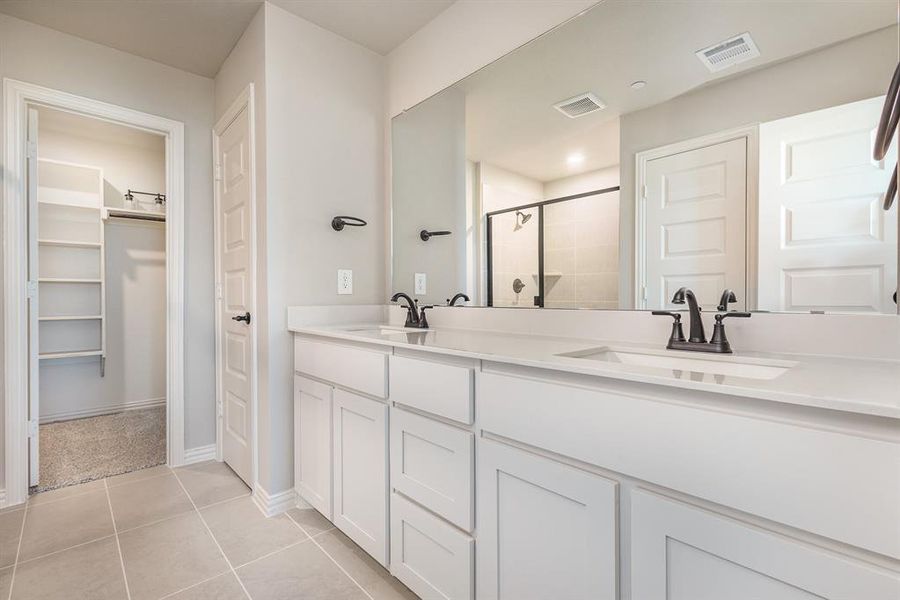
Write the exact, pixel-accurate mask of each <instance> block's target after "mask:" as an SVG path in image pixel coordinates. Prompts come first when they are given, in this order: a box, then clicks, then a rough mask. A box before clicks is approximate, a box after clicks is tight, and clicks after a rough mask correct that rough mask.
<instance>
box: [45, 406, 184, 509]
mask: <svg viewBox="0 0 900 600" xmlns="http://www.w3.org/2000/svg"><path fill="white" fill-rule="evenodd" d="M40 435H41V444H40V467H41V470H40V475H41V477H40V482H39V484H38V485H37V487H36V488H32V491H33V492H45V491H47V490H52V489H56V488H59V487H64V486H67V485H74V484H76V483H82V482H84V481H91V480H94V479H101V478H103V477H109V476H111V475H119V474H120V473H128V472H130V471H137V470H138V469H145V468H147V467H154V466H156V465H161V464H163V463H165V462H166V408H165V407H164V406H161V407H159V408H148V409H144V410H129V411H126V412H120V413H115V414H112V415H103V416H100V417H89V418H87V419H76V420H74V421H61V422H59V423H48V424H46V425H41V426H40Z"/></svg>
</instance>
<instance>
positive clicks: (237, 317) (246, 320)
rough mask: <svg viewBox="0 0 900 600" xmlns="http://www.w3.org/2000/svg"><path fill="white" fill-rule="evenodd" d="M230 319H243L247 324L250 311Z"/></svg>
mask: <svg viewBox="0 0 900 600" xmlns="http://www.w3.org/2000/svg"><path fill="white" fill-rule="evenodd" d="M231 320H232V321H244V322H245V323H247V325H249V324H250V313H249V312H246V313H244V314H242V315H238V316H236V317H231Z"/></svg>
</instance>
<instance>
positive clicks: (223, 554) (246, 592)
mask: <svg viewBox="0 0 900 600" xmlns="http://www.w3.org/2000/svg"><path fill="white" fill-rule="evenodd" d="M172 473H173V474H174V475H175V480H176V481H177V482H178V485H180V486H181V489H182V490H184V493H185V495H186V496H187V497H188V500H190V501H191V506H193V507H194V510H195V511H197V516H198V517H200V522H201V523H203V526H204V527H205V528H206V531H207V533H209V537H211V538H212V540H213V542H215V544H216V548H218V549H219V552H221V553H222V558H224V559H225V564H227V565H228V568H229V569H231V573H232V575H234V578H235V579H237V581H238V585H240V586H241V589H242V590H244V594H246V596H247V598H248V599H249V600H253V599H252V597H251V596H250V592H248V591H247V588H246V586H244V582H243V581H241V578H240V577H238V574H237V571H235V570H234V565H232V564H231V560H229V558H228V555H227V554H225V551H224V550H223V549H222V545H221V544H219V540H217V539H216V536H215V534H213V532H212V529H210V528H209V525H208V524H207V523H206V519H204V518H203V514H202V513H201V512H200V509H199V508H197V503H196V502H194V499H193V498H191V494H190V492H188V491H187V488H186V487H184V483H182V482H181V479H180V478H179V477H178V474H177V473H175V471H174V470H173V471H172Z"/></svg>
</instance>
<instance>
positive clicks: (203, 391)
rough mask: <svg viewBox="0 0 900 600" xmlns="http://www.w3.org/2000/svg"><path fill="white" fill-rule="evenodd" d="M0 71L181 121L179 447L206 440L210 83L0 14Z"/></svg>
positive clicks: (209, 432)
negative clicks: (182, 388) (181, 406)
mask: <svg viewBox="0 0 900 600" xmlns="http://www.w3.org/2000/svg"><path fill="white" fill-rule="evenodd" d="M0 76H2V77H10V78H14V79H19V80H22V81H27V82H29V83H34V84H38V85H43V86H47V87H50V88H54V89H58V90H63V91H66V92H70V93H73V94H78V95H81V96H87V97H90V98H96V99H98V100H103V101H106V102H111V103H113V104H118V105H121V106H127V107H129V108H133V109H137V110H141V111H144V112H148V113H152V114H156V115H160V116H164V117H167V118H170V119H174V120H178V121H182V122H183V123H184V124H185V202H186V206H185V220H186V222H185V246H186V247H185V257H186V265H185V267H186V268H185V309H184V310H185V349H184V350H185V352H184V355H185V365H184V367H185V368H184V372H185V447H186V448H194V447H198V446H204V445H207V444H211V443H213V441H214V440H215V432H216V429H215V399H214V390H215V363H214V339H215V335H214V329H213V310H212V308H213V306H214V304H213V291H214V288H213V254H212V250H213V244H212V234H213V230H212V218H211V216H212V167H211V165H212V155H211V152H212V150H211V148H212V145H211V141H210V133H209V132H210V130H211V128H212V124H213V81H212V80H211V79H207V78H205V77H200V76H197V75H192V74H190V73H186V72H184V71H179V70H178V69H174V68H172V67H168V66H165V65H162V64H159V63H155V62H153V61H149V60H146V59H143V58H139V57H137V56H133V55H130V54H127V53H125V52H120V51H118V50H113V49H111V48H108V47H105V46H101V45H99V44H94V43H92V42H88V41H85V40H82V39H79V38H76V37H74V36H70V35H67V34H64V33H60V32H58V31H54V30H52V29H48V28H46V27H41V26H38V25H33V24H31V23H27V22H25V21H21V20H19V19H15V18H12V17H8V16H5V15H0ZM0 465H2V461H0Z"/></svg>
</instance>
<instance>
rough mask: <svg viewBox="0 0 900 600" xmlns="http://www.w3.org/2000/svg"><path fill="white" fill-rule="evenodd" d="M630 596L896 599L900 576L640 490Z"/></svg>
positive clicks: (634, 500) (648, 599)
mask: <svg viewBox="0 0 900 600" xmlns="http://www.w3.org/2000/svg"><path fill="white" fill-rule="evenodd" d="M631 590H632V599H633V600H659V599H660V598H665V599H666V600H721V599H723V598H727V599H728V600H822V599H823V598H824V599H827V600H838V599H846V600H857V599H861V598H865V599H866V600H888V599H893V600H895V599H896V598H900V575H898V574H897V573H893V574H891V573H888V572H887V571H885V570H883V569H879V568H877V567H875V566H873V565H870V564H866V563H863V562H861V561H858V560H856V559H853V558H851V557H848V556H843V555H840V554H837V553H835V552H832V551H830V550H825V549H823V548H819V547H817V546H813V545H811V544H808V543H806V542H803V541H800V540H796V539H793V538H789V537H787V536H784V535H782V534H779V533H776V532H772V531H767V530H765V529H760V528H758V527H755V526H751V525H748V524H745V523H742V522H740V521H736V520H734V519H731V518H729V517H726V516H724V515H719V514H716V513H713V512H710V511H707V510H704V509H701V508H698V507H695V506H691V505H689V504H685V503H682V502H678V501H676V500H672V499H670V498H665V497H663V496H659V495H657V494H653V493H651V492H647V491H644V490H635V491H634V492H633V494H632V496H631Z"/></svg>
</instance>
